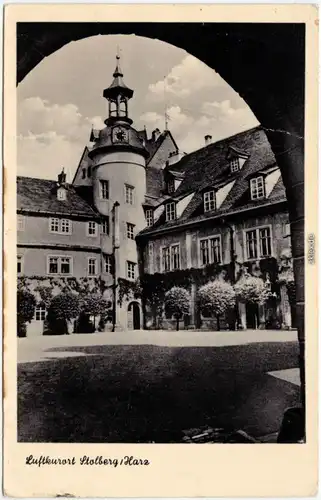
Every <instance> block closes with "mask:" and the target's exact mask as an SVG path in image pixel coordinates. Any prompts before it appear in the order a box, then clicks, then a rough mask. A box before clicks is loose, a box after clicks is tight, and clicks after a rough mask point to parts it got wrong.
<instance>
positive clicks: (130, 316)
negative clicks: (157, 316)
mask: <svg viewBox="0 0 321 500" xmlns="http://www.w3.org/2000/svg"><path fill="white" fill-rule="evenodd" d="M127 328H128V330H140V307H139V304H138V302H131V303H130V304H129V305H128V310H127Z"/></svg>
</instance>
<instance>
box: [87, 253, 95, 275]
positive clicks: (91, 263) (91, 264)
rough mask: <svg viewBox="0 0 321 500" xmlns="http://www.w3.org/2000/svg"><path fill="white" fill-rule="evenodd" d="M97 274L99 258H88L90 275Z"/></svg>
mask: <svg viewBox="0 0 321 500" xmlns="http://www.w3.org/2000/svg"><path fill="white" fill-rule="evenodd" d="M96 274H97V259H95V258H92V257H89V259H88V275H89V276H96Z"/></svg>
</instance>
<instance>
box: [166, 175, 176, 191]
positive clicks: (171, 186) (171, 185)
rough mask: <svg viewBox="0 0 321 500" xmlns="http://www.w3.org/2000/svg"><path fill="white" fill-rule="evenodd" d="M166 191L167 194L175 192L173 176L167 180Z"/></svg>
mask: <svg viewBox="0 0 321 500" xmlns="http://www.w3.org/2000/svg"><path fill="white" fill-rule="evenodd" d="M167 192H168V193H169V194H173V193H175V180H174V179H173V177H171V178H170V179H169V180H168V181H167Z"/></svg>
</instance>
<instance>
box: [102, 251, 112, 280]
mask: <svg viewBox="0 0 321 500" xmlns="http://www.w3.org/2000/svg"><path fill="white" fill-rule="evenodd" d="M103 261H104V269H103V271H104V274H110V275H112V274H113V256H112V255H111V254H109V253H104V254H103ZM107 261H108V265H107ZM107 269H110V270H109V271H108V270H107Z"/></svg>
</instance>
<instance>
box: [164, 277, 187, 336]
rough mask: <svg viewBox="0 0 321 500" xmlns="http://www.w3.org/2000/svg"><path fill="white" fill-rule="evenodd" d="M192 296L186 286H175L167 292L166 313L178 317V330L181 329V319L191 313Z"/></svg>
mask: <svg viewBox="0 0 321 500" xmlns="http://www.w3.org/2000/svg"><path fill="white" fill-rule="evenodd" d="M189 303H190V296H189V293H188V292H187V290H185V288H180V287H178V286H174V287H173V288H171V289H170V290H168V292H166V294H165V311H166V314H168V315H171V316H174V318H175V319H176V330H179V320H180V318H181V317H182V316H183V315H184V314H188V313H189Z"/></svg>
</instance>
